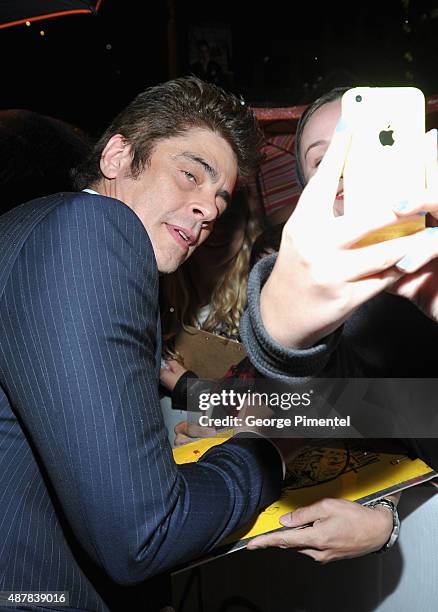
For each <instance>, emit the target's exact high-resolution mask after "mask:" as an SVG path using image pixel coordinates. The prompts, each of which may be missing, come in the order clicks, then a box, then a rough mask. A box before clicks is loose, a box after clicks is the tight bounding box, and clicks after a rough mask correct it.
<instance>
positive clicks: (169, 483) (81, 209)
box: [0, 193, 281, 611]
mask: <svg viewBox="0 0 438 612" xmlns="http://www.w3.org/2000/svg"><path fill="white" fill-rule="evenodd" d="M0 241H1V242H0V244H1V253H0V280H1V284H0V591H9V590H19V591H23V590H25V591H68V592H69V595H70V606H71V608H70V609H71V610H80V611H85V610H87V611H106V610H119V609H132V610H134V609H141V608H140V607H139V606H138V602H137V604H135V603H132V602H131V603H130V604H129V605H128V604H127V601H128V599H129V597H134V595H133V594H137V593H138V587H136V588H134V586H133V585H141V586H142V588H143V590H144V589H146V593H147V591H148V585H147V583H146V585H142V583H143V582H144V581H145V580H146V579H147V578H150V577H151V576H153V575H155V574H158V573H160V572H165V571H166V570H168V569H169V568H171V567H173V566H175V565H176V564H179V563H184V562H185V561H187V560H189V559H191V558H194V557H195V556H197V555H199V554H201V553H203V552H206V551H207V550H209V549H210V548H211V547H213V546H215V545H216V544H217V543H218V542H219V541H220V540H221V539H222V538H223V537H225V536H226V535H228V534H229V533H230V532H231V531H232V530H233V529H235V528H236V527H237V526H238V525H240V524H241V523H242V522H244V521H246V520H248V519H249V518H250V516H251V515H252V514H253V513H254V512H255V511H256V510H257V509H258V508H260V507H261V506H263V505H265V504H266V503H270V502H271V501H272V500H273V499H275V498H276V497H277V496H278V494H279V490H280V485H281V464H280V461H279V458H278V455H277V453H276V450H275V449H274V447H273V446H272V445H271V444H270V443H269V442H268V441H267V440H262V439H240V440H239V439H236V440H234V441H230V442H228V443H226V444H224V445H222V446H220V447H217V448H216V449H213V450H212V451H210V452H209V453H207V455H206V456H205V458H203V460H202V461H201V462H199V463H198V464H195V465H187V466H182V467H177V466H176V465H175V463H174V461H173V458H172V452H171V448H170V446H169V443H168V441H167V434H166V430H165V427H164V424H163V419H162V415H161V411H160V404H159V400H158V389H157V386H158V385H157V381H158V370H159V365H160V359H159V358H160V352H161V346H160V345H161V341H160V335H159V329H160V324H159V315H158V271H157V268H156V263H155V258H154V253H153V250H152V246H151V243H150V241H149V238H148V235H147V233H146V232H145V230H144V227H143V225H142V224H141V222H140V220H139V219H138V217H137V216H136V215H135V214H134V213H133V212H132V211H131V209H130V208H128V207H127V206H125V205H124V204H122V203H121V202H118V201H117V200H113V199H110V198H104V197H101V196H95V195H91V194H88V193H81V194H58V195H57V196H50V197H48V198H43V199H41V200H37V201H34V202H30V203H28V204H26V205H23V206H21V207H19V208H17V209H15V210H12V211H10V212H9V213H7V214H6V215H3V216H2V217H0ZM151 588H152V587H151ZM135 596H136V595H135ZM145 600H147V601H148V602H149V604H148V605H147V606H145V607H144V608H143V609H145V610H155V607H154V606H153V604H151V603H150V602H151V601H152V593H151V592H149V593H148V594H147V596H146V599H145ZM117 601H120V602H122V601H123V605H121V606H120V607H119V604H118V603H116V602H117ZM126 606H128V607H126ZM23 609H24V608H23ZM60 609H62V608H60ZM64 609H65V608H64Z"/></svg>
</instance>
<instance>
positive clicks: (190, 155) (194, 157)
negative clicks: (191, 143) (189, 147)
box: [179, 151, 218, 183]
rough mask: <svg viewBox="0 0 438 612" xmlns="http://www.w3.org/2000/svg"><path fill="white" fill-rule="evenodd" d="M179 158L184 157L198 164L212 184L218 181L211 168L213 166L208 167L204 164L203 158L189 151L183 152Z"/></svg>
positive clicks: (214, 171) (208, 165) (215, 173)
mask: <svg viewBox="0 0 438 612" xmlns="http://www.w3.org/2000/svg"><path fill="white" fill-rule="evenodd" d="M179 157H186V158H187V159H190V160H191V161H194V162H195V163H197V164H200V165H201V166H202V167H203V168H204V170H205V172H206V173H207V174H208V176H209V177H210V178H211V180H212V181H213V183H215V182H216V181H217V180H218V174H217V171H216V170H215V169H214V168H213V166H210V164H209V163H208V162H206V161H205V159H204V158H203V157H200V156H199V155H196V153H191V152H190V151H184V152H183V153H181V155H180V156H179Z"/></svg>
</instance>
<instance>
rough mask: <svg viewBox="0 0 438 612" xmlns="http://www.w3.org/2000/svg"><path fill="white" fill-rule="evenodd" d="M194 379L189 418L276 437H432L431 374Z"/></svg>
mask: <svg viewBox="0 0 438 612" xmlns="http://www.w3.org/2000/svg"><path fill="white" fill-rule="evenodd" d="M297 380H298V382H296V383H294V382H293V381H292V382H291V383H289V382H288V383H285V382H283V381H279V380H270V379H244V380H240V379H232V378H230V379H223V380H221V381H215V380H205V379H195V380H193V379H192V380H189V381H188V383H187V410H188V420H189V421H190V422H194V423H196V424H197V425H199V426H201V427H206V428H215V429H216V431H217V432H220V431H221V430H227V429H237V430H239V429H243V430H250V429H256V430H257V431H259V432H261V433H266V434H267V435H270V436H278V437H316V438H317V437H326V436H327V435H329V436H331V437H333V436H335V437H336V436H339V437H342V438H363V437H366V438H430V437H435V438H438V412H437V410H436V402H437V397H438V379H407V378H404V379H400V378H379V379H370V378H354V379H352V378H343V379H320V378H319V379H315V378H314V379H312V380H310V381H308V382H302V381H301V380H300V379H297Z"/></svg>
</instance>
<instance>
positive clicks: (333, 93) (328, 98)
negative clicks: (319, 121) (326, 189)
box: [294, 86, 351, 189]
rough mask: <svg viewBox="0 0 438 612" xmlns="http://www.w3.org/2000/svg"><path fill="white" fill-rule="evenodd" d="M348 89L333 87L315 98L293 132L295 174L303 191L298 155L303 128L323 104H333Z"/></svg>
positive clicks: (301, 171)
mask: <svg viewBox="0 0 438 612" xmlns="http://www.w3.org/2000/svg"><path fill="white" fill-rule="evenodd" d="M349 89H351V86H350V87H334V88H333V89H331V90H330V91H328V92H327V93H325V94H323V95H322V96H320V97H319V98H317V99H316V100H315V101H314V102H312V103H311V104H309V106H308V107H307V108H306V110H305V111H304V113H303V114H302V115H301V117H300V120H299V122H298V125H297V129H296V132H295V143H294V145H295V159H296V166H295V172H296V175H297V181H298V184H299V185H300V187H301V188H302V189H304V187H305V186H306V179H305V178H304V171H303V166H302V163H301V155H300V148H301V139H302V136H303V131H304V128H305V127H306V125H307V123H308V121H309V119H310V117H311V116H312V115H313V114H314V113H315V112H316V111H317V110H318V109H319V108H321V106H324V104H328V102H333V100H337V99H338V98H342V96H343V95H344V93H345V92H346V91H348V90H349Z"/></svg>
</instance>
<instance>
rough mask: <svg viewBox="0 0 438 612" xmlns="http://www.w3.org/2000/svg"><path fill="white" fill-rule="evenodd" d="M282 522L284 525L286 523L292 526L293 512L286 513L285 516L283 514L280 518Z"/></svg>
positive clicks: (287, 525) (286, 525)
mask: <svg viewBox="0 0 438 612" xmlns="http://www.w3.org/2000/svg"><path fill="white" fill-rule="evenodd" d="M280 523H281V524H282V525H284V526H285V527H292V524H293V520H292V512H290V513H289V514H285V515H284V516H282V517H281V518H280Z"/></svg>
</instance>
